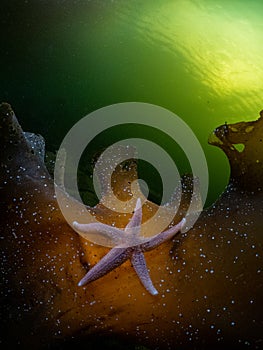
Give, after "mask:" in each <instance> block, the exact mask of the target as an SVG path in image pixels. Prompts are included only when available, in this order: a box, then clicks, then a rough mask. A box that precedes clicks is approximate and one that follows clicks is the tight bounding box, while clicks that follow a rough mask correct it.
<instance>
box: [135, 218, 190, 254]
mask: <svg viewBox="0 0 263 350" xmlns="http://www.w3.org/2000/svg"><path fill="white" fill-rule="evenodd" d="M185 221H186V220H185V218H183V219H182V220H181V221H180V222H179V223H178V224H177V225H175V226H173V227H171V228H169V229H168V230H166V231H163V232H161V233H158V234H157V235H155V236H153V237H152V238H150V239H149V240H148V241H147V242H146V243H143V244H142V245H141V248H142V251H147V250H151V249H154V248H156V247H157V246H158V245H160V244H162V243H163V242H165V241H168V240H169V239H171V238H172V237H173V236H174V235H175V234H176V233H177V232H179V231H180V230H181V229H182V227H183V225H184V224H185Z"/></svg>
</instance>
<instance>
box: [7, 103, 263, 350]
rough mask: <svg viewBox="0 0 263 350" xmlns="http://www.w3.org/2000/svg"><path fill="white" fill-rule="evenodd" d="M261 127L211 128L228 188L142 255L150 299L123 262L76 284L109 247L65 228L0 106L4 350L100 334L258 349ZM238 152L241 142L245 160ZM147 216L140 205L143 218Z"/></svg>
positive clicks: (88, 339)
mask: <svg viewBox="0 0 263 350" xmlns="http://www.w3.org/2000/svg"><path fill="white" fill-rule="evenodd" d="M262 124H263V122H262V117H261V118H260V119H259V120H258V121H256V122H250V123H237V124H233V125H227V126H221V127H219V128H217V129H216V130H215V132H214V138H213V139H210V142H211V143H213V144H216V145H218V146H220V147H221V148H222V149H223V150H224V151H225V152H226V154H227V156H228V157H229V161H230V165H231V179H230V182H229V185H228V186H227V188H226V190H225V192H224V193H223V194H222V195H221V197H220V198H219V199H218V200H217V202H216V203H215V204H214V205H213V206H211V207H210V208H208V209H206V210H204V211H203V212H202V214H201V215H200V217H199V219H198V221H197V222H196V224H195V226H194V227H193V228H192V229H191V230H189V231H188V232H186V233H182V234H179V235H177V236H176V237H175V238H174V240H173V241H168V242H166V243H164V244H162V245H161V246H158V247H157V248H156V249H154V250H152V251H149V252H146V253H145V259H146V262H147V266H148V268H149V269H150V275H151V279H152V281H153V283H154V284H155V285H156V287H157V289H158V291H159V294H158V295H157V296H151V295H150V294H149V293H147V292H146V291H145V290H144V288H143V287H142V286H141V284H140V282H139V281H138V279H137V277H136V275H135V272H134V271H133V269H132V267H131V264H130V262H126V263H124V264H123V265H121V266H120V267H118V268H117V269H115V270H113V271H111V272H110V273H108V274H107V275H105V276H104V277H102V278H101V279H99V280H96V281H94V282H92V283H91V284H88V285H87V286H85V287H78V282H79V280H80V279H81V278H82V277H83V276H84V275H85V273H86V272H87V270H88V269H89V268H90V267H91V266H93V265H95V264H96V263H97V262H98V261H99V260H100V259H101V257H102V256H104V255H105V254H106V253H107V252H108V251H109V248H106V247H102V246H97V245H96V244H93V243H91V242H89V241H87V240H85V239H83V238H82V237H81V236H79V235H78V234H77V233H76V232H75V231H74V230H73V229H72V228H71V227H70V226H69V225H68V223H67V222H66V221H65V219H64V217H63V215H62V214H61V212H60V209H59V207H58V204H57V201H56V198H55V192H54V184H53V180H52V178H51V177H50V175H49V173H48V171H47V170H46V168H45V165H44V163H43V162H42V161H40V159H39V157H38V156H37V155H36V154H34V152H32V149H31V147H30V145H29V144H28V142H27V140H26V138H25V135H24V133H23V131H22V128H21V127H20V125H19V124H18V122H17V119H16V117H15V115H14V112H13V111H12V108H11V107H10V106H9V105H8V104H1V105H0V144H1V149H2V152H1V155H0V160H1V161H0V178H1V185H0V196H1V202H0V211H1V217H0V220H1V250H0V251H1V263H0V264H1V278H2V287H1V343H2V346H3V347H2V348H9V347H10V346H12V345H16V346H20V347H22V348H23V347H30V348H35V349H37V348H64V347H65V346H66V345H68V344H70V345H76V344H78V345H83V346H86V347H88V345H90V344H93V345H94V344H95V345H97V346H98V345H100V344H101V341H102V340H101V339H102V337H106V338H107V339H110V338H111V337H115V339H118V340H119V341H120V343H122V344H124V345H125V346H126V347H127V348H128V347H129V346H130V348H133V347H132V345H130V344H141V345H144V346H148V347H149V348H152V349H154V348H163V349H169V348H170V349H174V348H179V349H193V348H196V349H210V348H217V349H222V348H229V347H232V348H235V349H236V348H240V349H243V348H247V347H251V348H254V349H260V348H262V346H263V337H262V328H263V316H262V312H261V310H262V307H263V301H262V293H263V261H262V259H263V258H262V243H263V238H262V224H263V205H262V204H263V196H262V191H261V189H262V182H263V177H262V157H263V150H262V139H261V135H263V125H262ZM236 144H243V146H244V147H243V151H240V150H241V149H242V148H238V147H237V146H236V147H235V145H236ZM114 176H115V180H116V181H115V182H114V183H115V186H116V188H115V193H117V194H118V193H120V194H121V195H123V191H122V190H121V189H124V188H125V189H126V190H127V188H129V183H130V180H131V178H132V179H133V178H135V177H136V176H137V174H136V167H135V166H134V165H133V166H132V167H131V170H130V171H129V168H125V171H123V169H122V171H121V172H120V171H117V172H116V173H115V175H114ZM188 181H189V178H185V179H184V182H185V183H187V182H188ZM190 182H191V181H190ZM118 183H119V184H118ZM183 188H184V197H183V203H182V205H181V207H180V210H179V214H178V216H176V217H175V218H174V224H175V223H177V222H179V219H180V217H181V216H183V215H184V213H185V211H186V208H187V206H188V205H189V191H188V186H186V185H185V186H183ZM65 200H66V201H67V203H68V204H69V205H70V210H71V211H72V216H73V217H76V219H77V217H78V215H79V216H81V212H80V211H81V208H80V207H79V204H78V203H77V202H76V201H72V200H71V199H70V198H67V197H66V196H65ZM89 210H90V211H91V212H92V213H93V215H95V216H96V217H97V218H99V219H101V221H103V222H104V223H106V224H109V225H110V224H112V223H113V222H114V223H115V225H116V226H117V227H121V228H123V227H125V226H126V225H127V223H128V221H129V218H130V216H129V215H126V214H122V215H121V214H116V213H115V212H111V211H109V210H108V209H106V208H105V207H104V206H103V204H98V205H97V206H96V207H94V208H89ZM155 210H157V206H156V205H155V204H154V203H151V202H146V203H145V204H144V206H143V220H147V218H148V217H150V216H151V215H152V213H153V212H154V211H155ZM104 346H105V348H107V343H105V344H104Z"/></svg>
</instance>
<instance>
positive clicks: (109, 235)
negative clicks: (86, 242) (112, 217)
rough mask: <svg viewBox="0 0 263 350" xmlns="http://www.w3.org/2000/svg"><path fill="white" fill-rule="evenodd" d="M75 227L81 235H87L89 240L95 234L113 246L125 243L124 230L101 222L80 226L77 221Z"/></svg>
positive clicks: (74, 223)
mask: <svg viewBox="0 0 263 350" xmlns="http://www.w3.org/2000/svg"><path fill="white" fill-rule="evenodd" d="M73 227H74V228H75V229H76V230H77V231H79V232H80V233H81V234H85V235H87V238H88V237H89V236H92V235H94V234H95V235H98V236H101V238H102V239H105V242H106V241H109V242H110V244H112V245H118V244H121V243H122V242H123V238H124V232H123V230H121V229H118V228H116V227H113V226H110V225H106V224H102V223H99V222H98V223H97V222H92V223H90V224H79V223H78V222H77V221H74V222H73ZM106 245H107V244H106Z"/></svg>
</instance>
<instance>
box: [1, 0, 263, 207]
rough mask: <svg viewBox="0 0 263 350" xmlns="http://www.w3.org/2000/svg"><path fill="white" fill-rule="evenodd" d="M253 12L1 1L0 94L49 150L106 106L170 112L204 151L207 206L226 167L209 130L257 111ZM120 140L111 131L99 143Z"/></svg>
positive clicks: (258, 64) (152, 0) (211, 4)
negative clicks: (129, 104)
mask: <svg viewBox="0 0 263 350" xmlns="http://www.w3.org/2000/svg"><path fill="white" fill-rule="evenodd" d="M262 13H263V2H262V1H261V0H258V1H253V0H252V1H247V0H244V1H242V0H241V1H240V0H239V1H219V0H214V1H213V0H201V1H193V0H191V1H190V0H189V1H187V0H186V1H183V0H182V1H176V0H174V1H168V0H144V1H137V0H135V1H128V0H127V1H118V0H116V1H97V0H94V1H74V2H73V1H37V0H35V1H32V0H28V1H22V0H21V1H6V2H5V1H3V2H1V14H0V18H1V22H0V23H1V32H2V33H4V35H3V36H2V39H1V87H0V97H1V100H3V101H8V102H10V103H11V104H12V106H13V108H14V109H15V112H16V114H17V116H18V117H19V120H20V122H21V124H22V126H23V128H24V129H25V130H30V131H33V132H37V133H41V134H42V135H43V136H44V137H45V139H46V142H47V148H48V149H49V150H52V151H54V150H56V149H57V148H58V147H59V144H60V142H61V141H62V139H63V137H64V136H65V134H66V132H67V131H68V130H69V129H70V128H71V127H72V126H73V125H74V123H75V122H76V121H78V120H79V119H81V118H82V117H83V116H85V115H86V114H87V113H89V112H91V111H94V110H96V109H98V108H100V107H103V106H106V105H109V104H113V103H118V102H126V101H140V102H148V103H152V104H157V105H159V106H162V107H165V108H167V109H169V110H171V111H173V112H174V113H176V114H177V115H178V116H180V117H181V118H182V119H184V120H185V121H186V122H187V124H188V125H189V126H190V127H191V128H192V129H193V131H194V132H195V134H196V136H197V137H198V139H199V141H200V143H201V145H202V147H203V149H204V152H205V154H206V157H207V162H208V166H209V175H210V184H209V195H208V201H207V204H210V203H212V202H213V201H214V200H215V198H217V196H218V195H219V194H220V193H221V192H222V190H223V189H224V187H225V185H226V183H227V179H228V176H229V167H228V162H227V159H226V157H225V156H224V154H223V152H221V151H220V150H219V149H216V148H214V147H212V146H209V145H208V144H207V139H208V136H209V134H210V133H211V132H212V130H213V129H214V128H215V127H217V126H219V125H220V124H223V123H225V122H228V123H233V122H236V121H241V120H251V119H255V118H257V116H258V113H259V111H260V110H261V109H263V98H262V97H263V60H262V57H263V46H262V40H263V39H262V38H263V21H262ZM124 122H125V117H124ZM171 125H173V123H172V121H171ZM126 132H127V134H129V133H130V130H122V131H121V135H123V136H125V135H126V134H125V133H126ZM145 135H146V136H147V135H148V137H149V138H151V132H150V131H149V132H146V133H145ZM119 137H120V130H119V131H118V130H115V132H113V133H112V134H107V142H108V143H110V142H111V141H112V140H115V139H116V138H117V139H118V138H119ZM154 137H155V136H154ZM157 139H158V137H157ZM157 141H158V140H157ZM159 142H160V143H161V144H163V145H165V147H166V148H167V149H168V150H169V151H170V152H173V147H174V145H173V144H172V143H170V141H169V140H166V141H165V140H161V141H159ZM100 143H101V141H99V143H98V147H99V146H100ZM178 162H179V163H180V162H181V164H178V165H179V168H180V170H181V171H182V172H184V171H188V166H187V162H186V163H185V161H184V160H183V158H182V160H181V158H180V157H178Z"/></svg>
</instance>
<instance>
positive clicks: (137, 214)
mask: <svg viewBox="0 0 263 350" xmlns="http://www.w3.org/2000/svg"><path fill="white" fill-rule="evenodd" d="M141 222H142V204H141V200H140V198H138V199H137V202H136V206H135V209H134V214H133V216H132V218H131V220H130V221H129V223H128V225H127V226H126V227H125V230H124V231H125V232H126V233H131V234H132V235H133V236H138V235H139V233H140V230H141Z"/></svg>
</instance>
